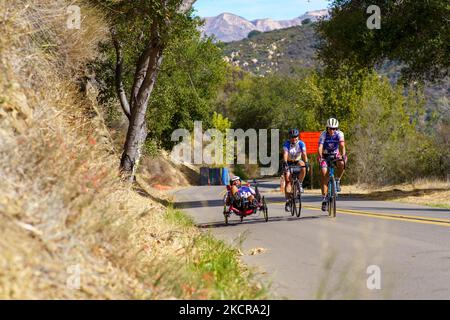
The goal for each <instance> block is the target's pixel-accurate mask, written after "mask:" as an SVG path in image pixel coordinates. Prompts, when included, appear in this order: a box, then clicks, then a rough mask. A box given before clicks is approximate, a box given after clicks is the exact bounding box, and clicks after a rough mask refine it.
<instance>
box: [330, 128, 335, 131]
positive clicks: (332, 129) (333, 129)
mask: <svg viewBox="0 0 450 320" xmlns="http://www.w3.org/2000/svg"><path fill="white" fill-rule="evenodd" d="M328 129H330V130H331V131H336V130H337V128H328Z"/></svg>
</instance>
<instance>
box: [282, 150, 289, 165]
mask: <svg viewBox="0 0 450 320" xmlns="http://www.w3.org/2000/svg"><path fill="white" fill-rule="evenodd" d="M288 158H289V153H288V152H287V151H286V150H284V151H283V161H284V162H287V161H288Z"/></svg>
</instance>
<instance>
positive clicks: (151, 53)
mask: <svg viewBox="0 0 450 320" xmlns="http://www.w3.org/2000/svg"><path fill="white" fill-rule="evenodd" d="M194 1H195V0H159V1H148V0H135V1H126V0H119V1H118V0H108V1H105V3H104V6H105V7H108V8H109V10H108V15H109V18H110V20H111V22H112V26H111V36H112V42H113V44H114V47H115V50H116V67H115V87H116V92H117V95H118V97H119V100H120V105H121V107H122V110H123V112H124V113H125V115H126V116H127V118H128V120H129V126H128V131H127V136H126V141H125V145H124V150H123V154H122V158H121V162H120V168H121V170H122V171H123V172H124V173H126V174H129V175H130V176H131V177H133V173H134V170H135V167H136V164H137V162H138V160H139V158H140V154H141V148H142V145H143V143H144V141H145V139H146V137H147V133H148V128H147V124H146V119H145V117H146V111H147V106H148V102H149V100H150V96H151V94H152V92H153V88H154V85H155V82H156V79H157V76H158V73H159V70H160V67H161V64H162V61H163V53H164V50H165V48H166V47H167V45H168V43H169V42H170V40H171V39H172V38H174V37H176V36H180V34H183V32H184V31H185V30H186V29H187V28H188V26H189V25H190V24H192V21H193V19H192V18H191V13H192V11H191V6H192V4H193V3H194ZM130 65H132V66H133V69H134V77H133V80H132V82H131V83H125V82H124V79H123V72H124V69H128V68H130ZM127 92H128V94H129V96H127Z"/></svg>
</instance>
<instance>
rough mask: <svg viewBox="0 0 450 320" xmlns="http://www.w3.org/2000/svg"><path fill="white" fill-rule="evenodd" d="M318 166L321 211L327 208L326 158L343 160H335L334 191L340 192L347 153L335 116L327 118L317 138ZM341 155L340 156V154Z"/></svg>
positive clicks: (342, 134)
mask: <svg viewBox="0 0 450 320" xmlns="http://www.w3.org/2000/svg"><path fill="white" fill-rule="evenodd" d="M318 153H319V166H320V170H321V176H322V196H323V199H322V211H326V210H327V202H328V201H327V200H328V199H327V194H328V161H327V160H328V159H329V158H330V157H331V156H334V157H336V158H337V159H343V160H344V162H343V161H338V162H336V167H337V169H336V192H341V178H342V176H343V175H344V169H345V163H346V162H347V155H346V150H345V140H344V133H343V132H342V131H340V130H339V121H338V120H337V119H335V118H330V119H328V120H327V127H326V130H325V131H323V132H322V134H321V135H320V138H319V150H318ZM341 155H342V156H341Z"/></svg>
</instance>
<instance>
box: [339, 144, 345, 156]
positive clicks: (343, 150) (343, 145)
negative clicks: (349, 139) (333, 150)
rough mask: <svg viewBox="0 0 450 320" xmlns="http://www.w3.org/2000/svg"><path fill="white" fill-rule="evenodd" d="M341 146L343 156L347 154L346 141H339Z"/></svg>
mask: <svg viewBox="0 0 450 320" xmlns="http://www.w3.org/2000/svg"><path fill="white" fill-rule="evenodd" d="M339 148H340V149H341V154H342V156H345V155H346V151H347V150H346V149H345V141H341V142H339Z"/></svg>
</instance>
